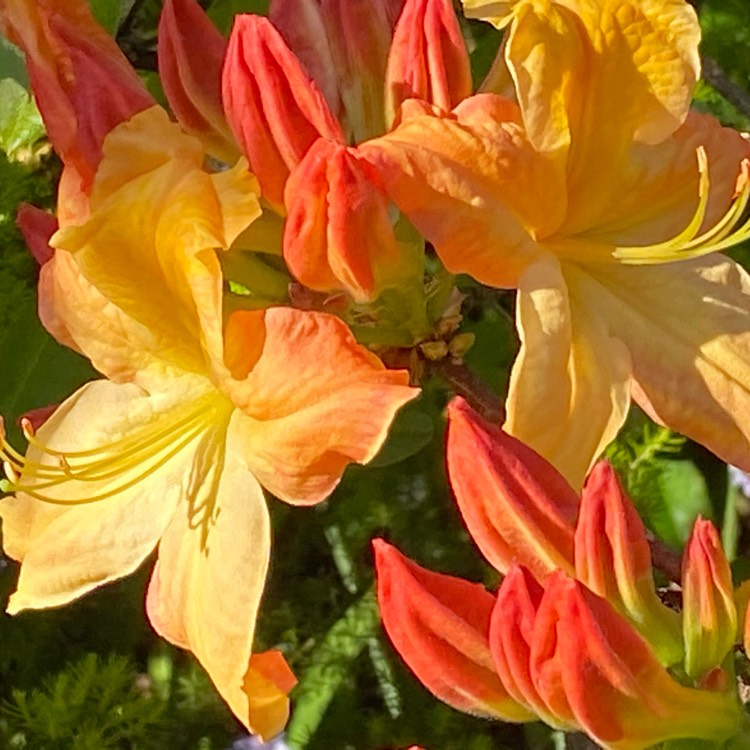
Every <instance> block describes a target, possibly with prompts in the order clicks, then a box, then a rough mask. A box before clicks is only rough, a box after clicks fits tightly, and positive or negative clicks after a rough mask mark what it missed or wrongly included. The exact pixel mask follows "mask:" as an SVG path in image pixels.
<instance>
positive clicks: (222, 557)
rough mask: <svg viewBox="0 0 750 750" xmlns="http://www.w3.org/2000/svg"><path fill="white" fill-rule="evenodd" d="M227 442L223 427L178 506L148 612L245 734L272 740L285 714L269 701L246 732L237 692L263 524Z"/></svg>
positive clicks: (262, 512) (247, 477)
mask: <svg viewBox="0 0 750 750" xmlns="http://www.w3.org/2000/svg"><path fill="white" fill-rule="evenodd" d="M233 419H235V420H236V417H235V418H233ZM234 434H235V430H234V428H233V427H232V426H231V425H230V427H229V432H228V436H227V439H226V443H224V442H223V441H222V442H216V443H214V444H212V445H211V449H210V452H208V453H206V454H205V459H206V460H207V473H206V476H205V478H204V481H203V485H202V487H201V491H200V494H199V495H198V497H197V498H196V502H195V503H194V504H193V505H192V506H189V505H188V504H183V505H181V507H180V508H179V509H178V512H177V513H176V514H175V517H174V519H173V521H172V523H171V524H170V526H169V528H168V529H167V530H166V532H165V534H164V536H163V537H162V540H161V543H160V544H159V559H158V562H157V564H156V567H155V568H154V573H153V576H152V579H151V584H150V586H149V591H148V596H147V610H148V615H149V619H150V620H151V622H152V624H153V626H154V628H155V629H156V631H157V632H158V633H159V634H160V635H162V636H163V637H165V638H167V639H168V640H170V641H172V642H173V643H176V644H177V645H179V646H182V647H184V648H189V649H190V650H191V651H192V652H193V653H194V654H195V656H196V657H197V658H198V660H199V661H200V663H201V664H202V665H203V666H204V668H205V669H206V671H207V672H208V674H209V676H210V677H211V679H212V680H213V682H214V684H215V685H216V687H217V689H218V690H219V692H220V693H221V695H222V697H223V698H224V700H226V701H227V703H228V704H229V706H230V708H231V709H232V711H234V713H235V714H236V715H237V717H238V718H239V719H240V720H241V721H242V722H243V723H244V724H245V726H247V727H248V728H249V729H251V730H253V731H256V732H261V733H263V734H265V735H266V736H272V735H273V734H276V733H277V732H278V731H280V730H281V729H282V728H283V725H284V723H285V721H286V715H285V713H286V712H282V715H281V716H279V715H278V712H277V711H276V710H275V708H274V706H275V703H274V702H273V701H272V702H271V703H270V709H269V711H270V719H271V721H270V722H269V721H268V720H267V718H266V716H265V714H264V712H261V713H260V715H257V714H256V715H255V716H254V717H253V718H254V722H255V723H253V724H251V711H252V708H253V700H254V697H255V696H254V695H253V694H252V691H251V692H246V691H245V689H244V687H243V686H244V683H245V680H246V677H247V676H248V670H249V664H250V654H251V651H252V643H253V632H254V630H255V620H256V617H257V614H258V607H259V605H260V598H261V595H262V593H263V587H264V585H265V579H266V570H267V568H268V559H269V552H270V543H271V537H270V523H269V518H268V510H267V509H266V501H265V499H264V497H263V491H262V489H261V487H260V485H259V484H258V482H257V481H256V480H255V478H254V477H253V476H252V474H251V473H250V471H249V470H248V467H247V464H246V463H245V461H244V460H243V458H242V455H241V450H240V449H239V446H237V444H236V442H235V440H234V439H233V437H232V435H234ZM253 682H256V683H257V676H255V675H251V679H250V683H251V684H252V683H253ZM256 687H260V686H257V685H256ZM260 692H261V693H262V692H263V691H260ZM260 697H261V700H263V699H264V698H266V697H267V696H265V695H261V696H260Z"/></svg>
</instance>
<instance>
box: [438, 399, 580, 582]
mask: <svg viewBox="0 0 750 750" xmlns="http://www.w3.org/2000/svg"><path fill="white" fill-rule="evenodd" d="M448 474H449V476H450V481H451V486H452V487H453V491H454V493H455V495H456V499H457V500H458V506H459V508H460V510H461V514H462V516H463V518H464V521H465V523H466V525H467V526H468V527H469V532H470V533H471V535H472V537H473V538H474V541H475V542H476V543H477V545H478V546H479V549H480V550H481V551H482V554H483V555H484V556H485V557H486V558H487V560H488V561H489V562H490V563H491V564H492V565H493V566H494V567H495V568H497V570H499V571H500V572H501V573H504V572H505V571H507V570H508V568H509V567H510V566H511V565H513V564H518V565H523V566H524V567H527V568H528V569H529V570H530V571H531V573H532V574H533V575H534V577H535V578H536V579H537V580H538V581H540V582H544V581H545V580H546V579H547V577H548V576H549V575H550V574H551V573H552V571H554V570H556V569H558V568H561V569H563V570H565V571H568V572H570V573H571V574H572V573H573V569H574V552H573V536H574V528H575V519H576V515H577V513H578V504H579V501H578V496H577V495H576V493H575V492H574V491H573V489H572V488H571V486H570V485H569V484H568V483H567V482H566V481H565V479H564V478H563V476H562V475H561V474H560V473H559V472H558V471H557V470H556V469H555V468H554V467H553V466H552V465H551V464H549V463H548V462H547V461H546V460H545V459H544V458H542V457H541V456H540V455H539V454H538V453H536V452H535V451H533V450H532V449H531V448H529V447H528V446H526V445H524V444H523V443H521V442H520V441H519V440H516V438H513V437H511V436H510V435H508V434H506V433H505V432H503V431H502V430H501V429H500V428H498V427H495V426H494V425H491V424H489V423H488V422H486V421H485V420H484V419H482V418H481V417H480V416H479V415H478V414H476V412H474V411H473V410H472V409H471V407H470V406H469V405H468V404H467V403H466V402H465V401H464V400H463V399H461V398H455V399H453V401H451V403H450V404H449V406H448Z"/></svg>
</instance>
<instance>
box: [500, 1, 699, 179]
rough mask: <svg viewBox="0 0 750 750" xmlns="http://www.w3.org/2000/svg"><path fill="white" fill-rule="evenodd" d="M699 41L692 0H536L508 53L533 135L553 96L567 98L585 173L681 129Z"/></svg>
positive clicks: (520, 11)
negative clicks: (587, 165) (588, 165)
mask: <svg viewBox="0 0 750 750" xmlns="http://www.w3.org/2000/svg"><path fill="white" fill-rule="evenodd" d="M699 41H700V28H699V26H698V19H697V17H696V15H695V11H694V10H693V9H692V8H691V6H690V5H689V4H688V3H686V2H684V0H666V2H665V0H604V1H603V2H596V3H590V2H582V1H581V0H561V1H560V2H553V1H552V0H528V1H527V2H522V3H519V4H518V5H517V7H516V9H515V20H514V24H513V26H512V28H511V38H510V41H509V44H508V48H507V51H506V55H507V59H508V63H509V66H510V68H511V70H512V71H513V74H514V78H515V79H516V82H517V87H518V98H519V101H520V102H521V105H522V109H523V110H524V122H525V123H526V127H527V128H528V129H529V130H530V131H531V132H533V131H534V130H535V129H536V128H537V127H540V126H541V127H543V124H542V123H540V122H535V123H534V125H533V126H532V124H531V121H532V120H535V119H536V118H537V117H538V116H542V117H543V116H544V115H545V113H546V112H547V106H546V104H545V103H544V101H543V100H544V99H545V98H547V97H550V96H552V97H554V98H557V97H561V98H562V99H563V100H566V108H567V114H568V118H569V123H570V128H571V135H572V140H573V141H574V142H575V149H576V154H575V156H576V166H579V162H581V163H584V162H588V161H590V160H591V159H592V158H596V155H598V156H599V158H601V155H602V154H605V153H609V154H612V155H613V156H614V155H615V154H617V153H618V148H619V147H621V146H627V145H629V144H630V143H631V142H632V141H633V139H635V140H637V141H639V142H642V143H659V142H660V141H662V140H664V139H665V138H666V137H668V136H669V135H671V134H672V133H673V132H674V131H675V130H676V129H677V128H678V127H679V125H680V124H681V123H682V121H683V120H684V118H685V116H686V115H687V111H688V107H689V105H690V101H691V98H692V93H693V86H694V84H695V81H696V80H697V78H698V75H699V72H700V61H699V58H698V42H699ZM574 50H577V51H575V52H574ZM561 59H564V60H566V61H567V62H568V64H569V70H568V71H567V72H566V73H565V74H562V77H561V73H560V71H559V70H556V68H557V65H558V64H559V61H560V60H561ZM540 81H541V82H542V84H541V85H540V83H539V82H540ZM545 84H549V85H545ZM561 84H562V85H563V86H564V88H565V89H566V91H564V92H561V91H559V90H558V89H559V87H560V85H561ZM540 99H541V100H542V101H540ZM623 101H627V103H628V106H627V107H623V106H622V102H623ZM603 146H605V147H603Z"/></svg>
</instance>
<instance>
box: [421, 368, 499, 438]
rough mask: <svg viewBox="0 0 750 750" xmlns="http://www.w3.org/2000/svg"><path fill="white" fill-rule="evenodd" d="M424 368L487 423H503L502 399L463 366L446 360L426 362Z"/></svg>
mask: <svg viewBox="0 0 750 750" xmlns="http://www.w3.org/2000/svg"><path fill="white" fill-rule="evenodd" d="M425 368H426V370H427V372H428V373H429V374H432V375H438V376H439V377H441V378H442V379H443V380H445V381H446V382H447V383H448V385H450V386H451V388H452V389H453V391H454V392H455V393H456V395H458V396H463V397H464V398H465V399H466V400H467V401H468V402H469V406H471V408H472V409H474V411H476V412H478V413H479V414H481V415H482V416H483V417H484V418H485V419H486V420H487V421H488V422H492V423H493V424H502V422H504V421H505V406H504V405H503V402H502V399H501V398H500V397H499V396H498V395H497V393H495V391H493V390H492V389H491V388H489V387H488V386H487V385H486V384H485V383H484V382H483V381H482V380H481V379H480V378H478V377H477V376H476V375H474V373H473V372H471V371H470V370H469V369H468V368H467V367H466V366H465V365H459V364H455V363H454V362H452V361H451V360H450V359H448V358H446V359H441V360H438V361H437V362H429V361H428V362H426V363H425Z"/></svg>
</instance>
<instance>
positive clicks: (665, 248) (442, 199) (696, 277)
mask: <svg viewBox="0 0 750 750" xmlns="http://www.w3.org/2000/svg"><path fill="white" fill-rule="evenodd" d="M467 5H470V7H471V8H472V9H474V10H478V9H480V8H484V12H485V13H486V14H487V15H493V14H498V15H502V13H504V12H505V10H504V9H506V6H507V7H510V6H509V5H508V4H507V3H481V2H474V3H471V4H470V3H467ZM490 8H492V10H490ZM512 10H513V13H512V19H511V20H510V26H509V28H508V32H507V33H508V38H507V42H506V45H505V47H504V55H505V64H506V65H507V67H508V69H509V71H510V74H511V76H512V78H513V81H514V83H515V88H516V95H517V102H513V101H510V100H508V99H504V98H502V97H500V96H497V95H494V94H480V95H477V96H475V97H473V98H471V99H468V100H466V101H464V102H463V103H462V104H460V105H459V106H458V107H456V109H455V110H454V112H453V113H452V114H450V115H445V114H441V113H436V112H428V111H426V110H425V109H424V108H421V109H420V108H414V107H412V109H411V110H410V111H409V112H408V114H409V116H408V117H405V119H404V122H403V124H402V125H401V127H399V128H398V129H396V130H395V131H394V132H393V133H391V134H388V135H386V136H384V137H383V138H381V139H378V140H377V141H371V142H370V143H369V144H366V145H365V146H364V147H363V151H366V158H368V159H369V161H370V162H371V163H372V164H373V165H375V166H376V167H377V168H378V171H379V172H380V174H381V176H382V178H383V180H384V182H385V184H386V188H387V190H388V191H389V193H390V194H391V195H392V197H393V198H394V200H395V201H396V203H397V204H398V205H399V207H400V208H401V210H402V211H404V212H405V213H406V214H407V215H408V216H409V217H410V218H411V220H412V221H413V222H414V223H415V225H416V226H417V227H418V228H419V229H420V230H421V231H422V232H423V234H424V235H425V236H426V237H427V239H429V240H430V241H431V242H432V243H433V244H434V246H435V248H436V250H437V252H438V254H439V255H440V257H441V258H442V260H443V262H444V263H445V265H446V266H447V267H448V269H449V270H450V271H452V272H454V273H461V272H464V273H469V274H471V275H472V276H474V277H475V278H476V279H478V280H479V281H481V282H484V283H486V284H490V285H493V286H497V287H504V288H517V289H518V290H519V293H518V306H517V324H518V329H519V333H520V337H521V343H522V347H521V352H520V355H519V357H518V359H517V361H516V363H515V366H514V368H513V371H512V375H511V383H510V393H509V396H508V403H507V423H506V425H505V428H506V430H508V431H509V432H510V433H511V434H513V435H515V436H516V437H519V438H520V439H521V440H523V441H524V442H526V443H528V444H529V445H531V446H532V447H533V448H535V449H536V450H537V451H539V452H540V453H541V454H542V455H544V456H545V457H546V458H547V459H549V460H550V461H551V462H552V463H553V464H555V465H556V466H557V467H558V468H559V469H560V470H561V471H562V472H563V474H564V475H565V476H566V478H567V479H568V480H569V481H570V482H571V484H573V485H574V486H576V487H580V486H581V484H582V481H583V477H584V476H585V474H586V471H587V470H588V468H589V467H590V465H591V463H592V461H593V459H594V458H595V457H596V455H597V454H598V453H599V452H600V451H601V450H602V448H603V447H604V446H605V445H606V444H607V442H609V441H610V440H611V439H612V438H613V437H614V435H615V434H616V432H617V430H618V429H619V427H620V426H621V424H622V422H623V419H624V418H625V414H626V412H627V409H628V405H629V403H630V398H631V395H632V397H633V398H635V400H636V401H637V402H638V403H639V404H640V405H641V407H642V408H644V409H645V410H646V411H647V412H648V413H649V415H650V416H651V417H653V418H654V419H655V420H657V421H658V422H661V423H664V424H667V425H669V426H670V427H671V428H673V429H675V430H678V431H680V432H682V433H684V434H686V435H688V436H689V437H691V438H693V439H694V440H697V441H698V442H701V443H703V444H704V445H706V446H707V447H708V448H710V449H711V450H712V451H714V452H715V453H716V454H718V455H719V456H721V457H722V458H723V459H724V460H726V461H728V462H731V463H734V464H737V465H739V466H741V467H744V468H750V278H748V276H747V274H746V273H745V272H744V271H743V270H742V269H741V268H740V267H739V266H738V265H737V264H735V263H734V262H732V261H731V260H728V259H726V258H724V257H722V256H720V255H717V254H713V251H720V250H723V249H726V248H727V247H729V246H730V245H731V244H734V243H737V242H740V241H742V240H744V239H746V238H747V237H750V229H749V228H748V226H747V225H744V226H743V227H741V228H737V225H738V223H739V220H740V219H741V217H742V214H743V212H744V209H745V206H746V204H747V200H748V194H749V192H750V188H748V180H747V176H746V170H747V167H746V159H747V158H748V157H749V156H750V146H748V143H747V142H746V141H745V140H744V139H743V138H742V137H741V136H740V135H739V134H738V133H736V132H734V131H731V130H728V129H724V128H721V127H720V126H719V124H718V123H717V122H716V121H715V120H714V119H712V118H710V117H707V116H704V115H701V114H698V113H694V112H689V111H688V106H689V102H690V99H691V95H692V89H693V84H694V82H695V80H696V78H697V76H698V72H699V63H698V53H697V42H698V38H699V28H698V23H697V19H696V17H695V13H694V11H693V10H692V8H691V7H690V6H689V5H688V4H687V3H685V2H682V0H670V2H653V1H652V0H596V1H595V2H587V3H583V2H578V1H577V0H565V1H564V2H563V1H562V0H561V2H557V3H556V2H552V1H551V0H520V1H519V2H517V3H515V4H514V6H513V8H512Z"/></svg>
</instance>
